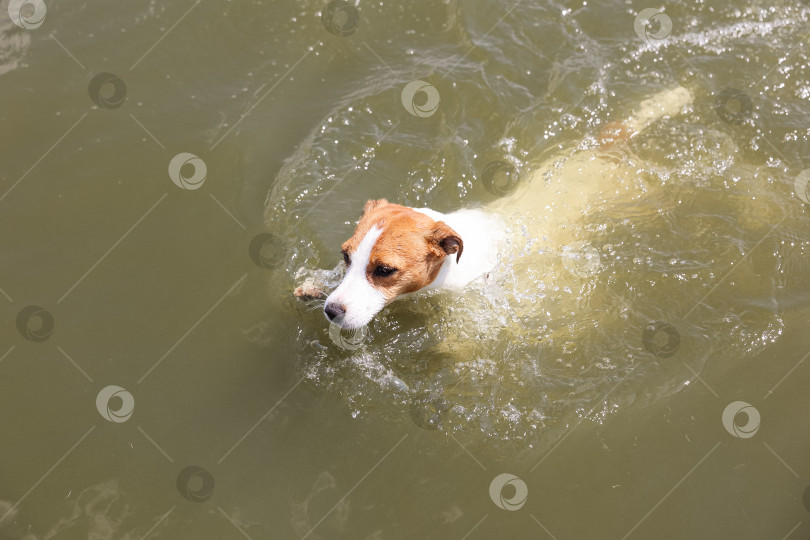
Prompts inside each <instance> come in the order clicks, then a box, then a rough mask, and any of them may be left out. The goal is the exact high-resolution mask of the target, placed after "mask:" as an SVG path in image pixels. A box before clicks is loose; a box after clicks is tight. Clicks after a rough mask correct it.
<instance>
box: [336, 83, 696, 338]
mask: <svg viewBox="0 0 810 540" xmlns="http://www.w3.org/2000/svg"><path fill="white" fill-rule="evenodd" d="M691 101H692V95H691V93H690V92H689V91H688V90H686V89H684V88H682V87H677V88H674V89H670V90H665V91H663V92H660V93H658V94H656V95H654V96H652V97H651V98H649V99H647V100H644V101H643V102H641V103H640V105H639V107H637V108H636V110H635V111H634V114H633V115H631V116H630V117H629V118H627V119H625V120H624V121H623V122H619V123H614V124H612V125H611V126H610V128H611V129H612V130H613V131H614V133H613V134H610V135H613V136H612V137H610V138H609V139H608V140H603V141H602V145H601V146H600V147H598V148H593V149H588V150H581V151H576V152H574V153H573V154H571V155H568V156H565V157H561V158H560V157H558V158H554V159H550V160H548V161H546V162H545V163H543V164H541V165H540V166H539V167H538V168H537V169H536V170H535V171H534V172H533V174H532V175H531V178H530V180H529V181H528V182H526V183H524V185H523V186H522V187H521V188H520V189H519V190H518V191H517V192H516V193H514V194H513V195H511V196H509V197H506V198H503V199H500V200H498V201H496V202H495V203H493V204H492V205H490V207H488V208H487V209H486V210H460V211H457V212H453V213H449V214H441V213H439V212H435V211H433V210H430V209H428V208H422V209H415V208H408V207H405V206H400V205H397V204H392V203H389V202H388V201H386V200H385V199H380V200H373V201H368V202H367V203H366V205H365V208H364V210H363V216H362V217H361V218H360V221H359V222H358V224H357V227H356V229H355V232H354V234H353V236H352V237H351V238H350V239H349V240H347V241H346V242H345V243H344V244H343V246H342V252H343V256H344V260H345V262H346V264H347V271H346V275H345V277H344V279H343V281H342V282H341V283H340V285H339V286H338V287H337V288H336V289H335V290H334V291H333V292H332V294H330V295H329V297H328V298H327V299H326V302H325V304H324V313H325V315H326V317H327V318H328V319H329V320H330V321H332V322H333V323H335V324H338V325H340V326H341V327H343V328H349V329H351V328H358V327H361V326H363V325H365V324H367V323H369V322H370V321H371V319H372V318H373V317H374V315H376V314H377V313H378V312H379V311H380V310H381V309H382V308H383V307H385V306H386V305H387V304H388V303H390V302H392V301H393V300H395V299H397V298H400V297H402V296H403V295H406V294H410V293H413V292H416V291H419V290H423V289H435V288H446V289H460V288H462V287H464V286H465V285H467V284H468V283H470V282H471V281H472V280H474V279H476V278H477V277H479V276H481V275H483V274H486V273H487V272H489V271H490V270H492V269H493V268H494V266H495V264H496V263H497V261H498V255H499V252H500V251H501V250H500V248H501V247H502V244H503V242H504V241H505V238H506V236H505V235H506V231H507V228H506V225H505V223H506V222H507V221H511V220H510V216H519V215H523V216H526V215H530V216H533V217H534V218H536V219H534V220H533V221H532V227H531V230H528V231H526V232H525V234H528V235H529V236H531V237H532V238H535V239H538V240H541V243H543V244H545V245H547V246H548V248H549V249H550V250H551V251H555V252H556V251H559V249H560V247H561V246H563V245H564V244H566V243H567V242H570V241H572V240H574V239H573V238H570V235H569V231H568V229H567V225H568V224H570V223H571V222H572V221H573V220H576V219H578V218H580V217H581V216H582V214H583V212H584V210H585V209H586V208H588V206H589V204H590V202H591V201H593V200H598V199H600V200H606V199H610V200H613V199H616V198H618V197H620V196H621V194H628V193H634V192H637V191H639V185H637V182H638V179H637V176H638V175H637V168H636V166H635V165H633V164H632V163H631V162H628V161H627V160H625V159H622V158H621V157H617V156H615V155H611V154H610V153H609V152H606V149H607V148H608V147H610V146H612V145H613V144H614V143H615V142H623V141H626V140H627V139H630V138H631V137H633V136H635V135H637V134H638V133H640V132H641V131H643V130H644V129H646V128H647V127H648V126H649V125H650V124H652V123H653V122H654V121H656V120H658V119H660V118H663V117H665V116H674V115H676V114H679V113H680V112H681V111H682V110H683V108H684V107H686V106H687V105H689V104H690V103H691ZM616 134H618V135H619V136H618V137H617V136H616ZM462 253H463V256H462Z"/></svg>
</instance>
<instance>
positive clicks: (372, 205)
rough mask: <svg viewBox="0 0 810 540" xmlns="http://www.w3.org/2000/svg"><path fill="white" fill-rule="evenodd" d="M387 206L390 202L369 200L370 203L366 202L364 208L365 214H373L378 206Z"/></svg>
mask: <svg viewBox="0 0 810 540" xmlns="http://www.w3.org/2000/svg"><path fill="white" fill-rule="evenodd" d="M386 204H388V201H386V200H385V199H377V200H376V201H375V200H368V201H366V205H365V206H364V207H363V213H364V214H368V213H369V212H371V211H372V210H374V209H375V208H377V207H378V206H383V205H386Z"/></svg>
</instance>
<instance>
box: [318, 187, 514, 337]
mask: <svg viewBox="0 0 810 540" xmlns="http://www.w3.org/2000/svg"><path fill="white" fill-rule="evenodd" d="M503 233H504V224H503V222H502V221H501V219H500V218H499V217H498V216H496V215H493V214H489V213H487V212H484V211H481V210H459V211H458V212H453V213H449V214H441V213H439V212H436V211H434V210H431V209H429V208H409V207H406V206H401V205H398V204H392V203H389V202H388V201H386V200H385V199H380V200H373V201H368V202H367V203H366V205H365V207H364V209H363V215H362V217H361V218H360V221H359V222H358V223H357V227H356V229H355V231H354V234H353V235H352V237H351V238H349V239H348V240H347V241H346V242H344V243H343V246H341V248H342V253H343V258H344V261H345V262H346V266H347V268H346V275H345V277H344V279H343V281H342V282H341V283H340V285H339V286H338V287H337V288H336V289H335V290H334V291H333V292H332V294H330V295H329V297H328V298H327V299H326V302H325V304H324V313H325V314H326V317H327V318H328V319H329V320H330V321H332V322H334V323H335V324H339V325H340V326H342V327H343V328H358V327H360V326H363V325H365V324H368V323H369V322H370V321H371V319H372V318H373V317H374V315H376V314H377V313H378V312H379V311H380V310H381V309H382V308H383V307H385V305H387V304H388V303H390V302H392V301H393V300H395V299H397V298H400V297H402V296H404V295H407V294H410V293H413V292H416V291H419V290H424V289H436V288H445V289H461V288H462V287H464V286H465V285H467V284H468V283H469V282H471V281H472V280H474V279H475V278H477V277H479V276H481V275H483V274H485V273H486V272H488V271H490V270H491V269H492V268H493V267H494V266H495V264H496V262H497V255H498V245H499V243H500V242H501V241H502V238H503ZM462 254H463V256H462Z"/></svg>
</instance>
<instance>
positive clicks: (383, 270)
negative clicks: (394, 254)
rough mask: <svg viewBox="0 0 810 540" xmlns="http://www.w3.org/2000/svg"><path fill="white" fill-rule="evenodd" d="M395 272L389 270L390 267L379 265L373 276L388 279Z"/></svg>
mask: <svg viewBox="0 0 810 540" xmlns="http://www.w3.org/2000/svg"><path fill="white" fill-rule="evenodd" d="M396 271H397V269H396V268H391V267H390V266H385V265H382V264H381V265H380V266H378V267H377V268H375V269H374V275H375V276H381V277H388V276H390V275H391V274H393V273H394V272H396Z"/></svg>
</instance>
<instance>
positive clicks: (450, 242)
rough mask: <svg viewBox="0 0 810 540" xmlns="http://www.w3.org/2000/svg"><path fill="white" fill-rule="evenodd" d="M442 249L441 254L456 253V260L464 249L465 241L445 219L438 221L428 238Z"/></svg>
mask: <svg viewBox="0 0 810 540" xmlns="http://www.w3.org/2000/svg"><path fill="white" fill-rule="evenodd" d="M428 240H429V241H430V243H431V244H433V245H434V246H435V247H436V248H438V249H439V250H441V251H440V255H441V256H445V255H452V254H453V253H455V254H456V262H458V260H459V259H460V258H461V252H462V251H464V242H463V241H462V240H461V237H460V236H459V235H458V233H457V232H456V231H454V230H453V229H452V228H451V227H450V226H449V225H448V224H447V223H445V222H444V221H437V222H436V225H435V227H434V228H433V231H432V232H431V234H430V237H429V239H428Z"/></svg>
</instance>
